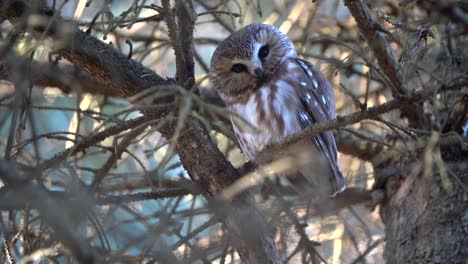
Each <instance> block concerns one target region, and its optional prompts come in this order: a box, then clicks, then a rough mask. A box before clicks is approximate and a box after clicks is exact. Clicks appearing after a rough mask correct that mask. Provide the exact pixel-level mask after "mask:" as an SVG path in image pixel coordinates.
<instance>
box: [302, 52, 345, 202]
mask: <svg viewBox="0 0 468 264" xmlns="http://www.w3.org/2000/svg"><path fill="white" fill-rule="evenodd" d="M295 62H296V63H297V64H298V65H299V67H300V68H301V69H302V70H303V71H304V75H303V76H304V77H303V78H304V80H299V81H300V86H299V87H300V90H299V91H298V92H299V96H300V98H301V103H302V109H301V110H300V111H299V113H298V118H299V121H300V123H301V126H302V128H305V127H308V126H310V125H312V124H314V123H317V122H322V121H327V120H330V119H332V118H334V117H335V100H334V97H333V90H332V88H331V85H330V83H329V82H328V80H327V79H326V78H325V76H323V74H322V73H321V72H320V71H319V70H317V69H315V67H314V66H313V65H312V64H311V63H309V62H307V61H304V60H301V59H296V60H295ZM301 75H302V74H301ZM301 79H302V78H301ZM312 142H313V144H314V145H315V146H316V147H317V149H318V150H319V151H320V153H321V154H322V155H323V156H324V157H325V159H326V160H327V161H328V163H329V165H330V182H331V186H332V195H335V194H336V193H339V192H341V191H343V190H344V189H345V187H346V183H345V180H344V177H343V174H342V173H341V170H340V167H339V165H338V157H337V155H338V153H337V148H336V142H335V138H334V136H333V132H332V131H326V132H323V133H320V134H319V135H317V136H315V137H314V138H313V139H312Z"/></svg>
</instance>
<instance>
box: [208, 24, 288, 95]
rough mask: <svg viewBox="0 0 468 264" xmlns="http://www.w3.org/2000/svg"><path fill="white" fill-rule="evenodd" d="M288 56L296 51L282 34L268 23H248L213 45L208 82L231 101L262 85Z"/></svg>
mask: <svg viewBox="0 0 468 264" xmlns="http://www.w3.org/2000/svg"><path fill="white" fill-rule="evenodd" d="M289 57H296V50H295V48H294V45H293V43H292V42H291V41H290V40H289V38H288V37H287V36H286V35H285V34H283V33H282V32H280V31H279V30H278V29H277V28H275V27H273V26H270V25H265V24H250V25H248V26H246V27H243V28H241V29H240V30H238V31H236V32H234V33H232V34H231V35H230V36H229V37H228V38H226V39H225V40H224V41H223V42H221V44H219V46H218V47H217V48H216V50H215V52H214V54H213V57H212V58H211V66H210V68H211V70H210V71H211V81H212V83H213V85H214V87H215V88H216V90H217V91H218V93H219V94H220V95H221V97H222V98H223V99H224V100H228V101H229V100H234V99H236V98H238V97H239V96H244V95H248V94H250V92H253V91H255V90H256V89H257V88H259V87H261V86H262V85H264V84H266V83H267V82H268V81H269V80H271V79H272V76H274V74H275V71H276V70H277V69H278V68H279V66H280V65H281V63H282V62H283V61H284V60H285V59H287V58H289Z"/></svg>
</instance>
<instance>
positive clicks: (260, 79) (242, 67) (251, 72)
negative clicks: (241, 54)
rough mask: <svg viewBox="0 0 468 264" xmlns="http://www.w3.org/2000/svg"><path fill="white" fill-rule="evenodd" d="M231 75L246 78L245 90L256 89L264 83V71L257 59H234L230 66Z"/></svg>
mask: <svg viewBox="0 0 468 264" xmlns="http://www.w3.org/2000/svg"><path fill="white" fill-rule="evenodd" d="M231 72H232V74H234V75H236V77H239V78H248V79H249V81H248V82H243V83H245V84H248V85H247V87H246V89H256V88H258V87H259V86H262V85H263V83H264V81H265V70H264V66H263V64H262V61H261V60H259V59H250V60H249V59H235V60H233V64H232V66H231Z"/></svg>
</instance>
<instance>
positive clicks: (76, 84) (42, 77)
mask: <svg viewBox="0 0 468 264" xmlns="http://www.w3.org/2000/svg"><path fill="white" fill-rule="evenodd" d="M26 65H27V66H26ZM22 66H26V67H27V68H28V70H30V74H31V81H32V82H33V84H34V85H37V86H41V87H55V88H58V89H60V90H62V91H63V92H64V93H70V92H73V91H81V92H85V93H91V94H96V95H107V96H118V94H117V90H115V89H111V88H110V87H109V86H107V85H102V84H101V83H99V82H98V81H97V80H96V79H95V78H93V77H91V76H90V75H89V74H88V73H86V72H83V71H82V70H80V69H78V68H76V67H75V66H73V65H70V64H53V63H40V62H37V61H30V60H28V59H25V58H24V57H21V56H19V55H16V54H13V52H12V51H10V53H9V54H8V56H7V57H6V58H5V59H4V60H3V64H0V79H3V80H8V81H12V80H13V79H12V77H13V75H14V74H18V71H17V70H16V69H17V68H18V67H22Z"/></svg>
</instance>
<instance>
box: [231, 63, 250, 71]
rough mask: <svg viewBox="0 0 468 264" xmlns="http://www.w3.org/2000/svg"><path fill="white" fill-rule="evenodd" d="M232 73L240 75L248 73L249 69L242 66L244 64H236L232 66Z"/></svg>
mask: <svg viewBox="0 0 468 264" xmlns="http://www.w3.org/2000/svg"><path fill="white" fill-rule="evenodd" d="M231 71H233V72H235V73H240V72H243V71H247V67H245V65H244V64H242V63H236V64H234V65H232V68H231Z"/></svg>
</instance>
